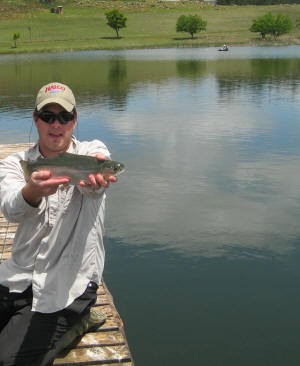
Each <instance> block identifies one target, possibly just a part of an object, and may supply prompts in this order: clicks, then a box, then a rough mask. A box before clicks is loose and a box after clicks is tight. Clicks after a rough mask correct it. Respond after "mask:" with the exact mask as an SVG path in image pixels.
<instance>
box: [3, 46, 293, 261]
mask: <svg viewBox="0 0 300 366" xmlns="http://www.w3.org/2000/svg"><path fill="white" fill-rule="evenodd" d="M292 49H293V50H295V49H294V48H293V47H292ZM244 51H245V52H244V54H243V55H242V54H241V53H239V50H237V51H234V52H236V58H234V57H233V56H232V55H229V57H227V58H226V57H225V56H224V55H222V56H219V55H217V54H216V53H215V55H214V57H212V50H210V49H204V50H201V54H200V51H199V50H197V51H196V50H187V52H185V50H181V51H180V52H179V51H178V50H176V51H175V50H172V51H171V53H170V54H173V55H174V53H176V55H177V56H176V57H175V56H174V57H173V58H172V57H170V55H169V54H167V53H166V52H165V51H164V50H161V51H158V50H156V51H154V52H153V53H151V54H150V53H149V52H148V51H145V52H144V53H134V54H135V57H134V56H133V54H132V53H130V52H120V53H114V54H110V53H105V52H104V53H101V52H98V53H92V54H91V53H87V56H86V57H84V54H80V55H79V54H78V55H77V56H76V54H75V57H74V58H73V59H71V58H69V57H68V55H66V56H65V57H62V56H61V55H49V56H48V57H45V56H41V57H40V58H38V57H36V56H33V57H32V59H31V61H30V62H29V60H30V59H28V56H23V58H22V57H20V58H18V57H16V58H14V59H11V58H8V60H9V61H7V62H5V59H4V60H3V59H2V61H1V63H0V66H1V67H0V78H1V85H0V103H1V104H0V116H1V125H0V131H1V142H13V141H16V142H18V141H24V139H25V141H27V136H28V134H29V130H30V126H31V117H30V115H31V110H32V101H33V99H34V97H35V94H36V91H37V90H38V89H39V87H40V85H41V84H43V83H47V82H48V81H49V80H55V79H57V80H60V81H63V82H66V83H67V84H69V85H70V86H71V87H72V88H73V89H74V91H75V93H76V95H77V100H78V105H79V108H78V109H79V120H80V124H79V131H78V134H79V138H80V139H91V138H100V139H102V140H104V141H105V142H106V143H107V145H108V146H110V147H111V150H112V153H113V156H114V157H116V158H117V159H118V160H122V161H124V162H125V163H126V165H127V172H126V173H124V174H123V175H122V176H121V177H120V184H118V185H116V186H114V187H113V188H112V189H111V194H110V205H109V206H108V211H107V212H108V213H107V232H106V235H107V236H108V237H109V238H111V239H112V240H120V241H126V242H127V243H130V245H135V244H136V245H139V246H143V245H145V243H148V242H149V241H150V242H151V243H153V245H155V246H157V247H159V248H160V249H161V250H171V249H172V250H174V251H176V252H177V253H180V254H181V255H185V256H187V257H192V256H199V257H200V256H206V257H210V258H212V257H217V256H228V257H232V258H235V257H236V256H238V255H239V256H240V257H244V256H246V257H263V256H269V255H270V253H272V254H273V255H274V256H282V255H285V254H288V253H290V252H291V251H292V250H294V248H295V245H296V243H297V242H298V238H299V236H300V229H299V225H298V223H297V217H298V215H297V214H298V213H299V208H298V207H299V197H298V187H299V183H300V174H298V173H297V171H298V169H297V165H298V156H299V152H300V151H299V143H298V142H299V138H300V129H299V124H298V120H299V96H300V89H299V85H300V77H299V62H300V61H299V57H298V56H297V54H296V53H295V52H294V53H292V51H291V48H285V49H281V50H279V51H278V50H276V52H277V53H276V55H277V58H275V56H274V55H275V54H274V52H275V51H274V49H273V48H270V49H269V50H266V49H261V50H260V51H261V57H259V56H258V50H257V49H256V48H253V49H252V52H253V57H252V55H251V52H250V50H249V49H248V48H244ZM196 52H198V53H196ZM278 52H279V54H278ZM280 52H281V53H280ZM205 54H206V55H207V57H205ZM245 54H246V56H245ZM247 54H248V55H249V56H248V57H247ZM287 54H289V55H292V56H289V58H288V57H287V56H286V55H287ZM136 55H138V56H136ZM147 55H148V56H149V57H147ZM159 55H160V56H159ZM268 55H269V57H268ZM188 56H189V57H188ZM24 58H25V61H26V60H27V62H23V61H24ZM21 61H22V62H21Z"/></svg>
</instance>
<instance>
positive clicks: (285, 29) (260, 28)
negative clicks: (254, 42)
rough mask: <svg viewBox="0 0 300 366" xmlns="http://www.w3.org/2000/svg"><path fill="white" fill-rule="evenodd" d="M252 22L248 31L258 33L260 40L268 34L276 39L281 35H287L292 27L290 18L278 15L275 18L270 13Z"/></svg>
mask: <svg viewBox="0 0 300 366" xmlns="http://www.w3.org/2000/svg"><path fill="white" fill-rule="evenodd" d="M252 22H253V23H252V25H251V27H250V31H251V32H258V33H260V34H261V37H262V38H265V37H266V35H267V34H270V35H272V36H273V37H274V39H277V38H278V37H279V36H281V35H282V34H285V33H289V32H290V31H291V29H292V27H293V24H292V21H291V18H290V17H289V16H288V15H283V14H280V13H279V14H277V16H276V17H275V16H274V15H273V14H272V13H267V14H265V15H263V16H261V17H258V18H256V19H253V20H252Z"/></svg>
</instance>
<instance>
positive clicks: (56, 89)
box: [45, 84, 66, 94]
mask: <svg viewBox="0 0 300 366" xmlns="http://www.w3.org/2000/svg"><path fill="white" fill-rule="evenodd" d="M65 90H66V88H65V87H64V86H62V85H57V84H53V85H50V86H47V88H46V89H45V94H47V93H48V92H49V93H59V92H61V91H65Z"/></svg>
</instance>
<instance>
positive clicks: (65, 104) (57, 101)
mask: <svg viewBox="0 0 300 366" xmlns="http://www.w3.org/2000/svg"><path fill="white" fill-rule="evenodd" d="M53 103H54V104H59V105H60V106H61V107H63V108H64V109H65V110H66V111H67V112H72V110H73V109H74V108H75V105H73V104H72V103H69V102H67V101H66V100H62V99H61V98H49V99H45V100H43V101H42V102H41V103H40V104H38V105H37V106H36V109H37V110H38V111H40V110H41V109H42V108H43V107H44V106H45V105H47V104H53Z"/></svg>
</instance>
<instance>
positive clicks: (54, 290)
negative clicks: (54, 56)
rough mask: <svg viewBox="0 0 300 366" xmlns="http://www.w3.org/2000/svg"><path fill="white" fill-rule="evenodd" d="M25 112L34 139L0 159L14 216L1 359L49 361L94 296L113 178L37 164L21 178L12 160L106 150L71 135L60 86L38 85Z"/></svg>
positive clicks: (66, 98)
mask: <svg viewBox="0 0 300 366" xmlns="http://www.w3.org/2000/svg"><path fill="white" fill-rule="evenodd" d="M33 119H34V123H35V126H36V128H37V131H38V135H39V141H38V143H37V144H36V145H35V146H33V147H32V148H30V149H29V150H27V151H23V152H21V153H16V154H14V155H11V156H9V157H8V158H6V159H3V160H2V161H0V208H1V210H2V212H3V214H4V215H5V217H6V218H7V219H8V220H9V221H11V222H17V223H18V229H17V232H16V235H15V239H14V244H13V248H12V256H11V258H10V259H8V260H6V261H5V262H3V263H2V264H1V265H0V365H1V366H12V365H15V366H18V365H20V366H21V365H22V366H43V365H51V364H52V361H53V359H54V357H55V351H54V348H55V344H56V343H57V341H58V340H59V339H60V338H61V337H62V335H63V334H64V333H65V332H66V331H67V330H69V329H70V328H71V327H72V325H74V323H76V322H77V321H79V320H80V319H81V318H82V317H83V316H84V315H86V314H87V313H88V312H89V310H90V307H91V306H92V305H93V304H94V303H95V300H96V291H97V287H98V284H99V283H100V281H101V276H102V271H103V266H104V247H103V241H102V234H103V221H104V201H105V193H104V191H105V188H107V187H108V186H109V183H110V182H115V181H116V180H117V179H116V177H115V176H110V177H109V178H108V180H105V179H104V177H103V176H102V175H101V174H96V175H94V174H90V175H89V179H88V181H81V182H80V185H79V186H78V187H77V186H74V185H67V183H68V182H69V181H70V178H69V177H67V176H65V177H52V176H51V172H50V171H47V170H45V171H38V172H33V173H32V175H31V177H30V179H29V180H28V181H27V182H26V181H25V178H24V174H23V171H22V168H21V165H20V160H35V159H37V158H38V157H44V158H50V157H55V156H57V155H58V154H59V153H60V152H65V151H68V152H71V153H75V154H83V155H94V156H96V157H97V158H98V159H100V160H104V159H108V158H110V154H109V152H108V150H107V148H106V146H105V145H104V144H103V143H102V142H100V141H98V140H94V141H91V142H87V141H85V142H79V141H77V140H76V139H75V138H74V136H73V135H72V134H73V131H74V128H75V126H76V123H77V114H76V103H75V98H74V95H73V93H72V91H71V89H70V88H69V87H68V86H66V85H64V84H61V83H57V82H53V83H50V84H48V85H45V86H43V87H42V88H41V89H40V91H39V93H38V95H37V98H36V105H35V111H34V113H33ZM91 193H92V194H91ZM95 196H96V199H95ZM91 197H93V198H91Z"/></svg>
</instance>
